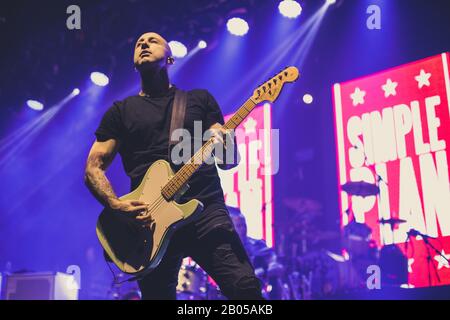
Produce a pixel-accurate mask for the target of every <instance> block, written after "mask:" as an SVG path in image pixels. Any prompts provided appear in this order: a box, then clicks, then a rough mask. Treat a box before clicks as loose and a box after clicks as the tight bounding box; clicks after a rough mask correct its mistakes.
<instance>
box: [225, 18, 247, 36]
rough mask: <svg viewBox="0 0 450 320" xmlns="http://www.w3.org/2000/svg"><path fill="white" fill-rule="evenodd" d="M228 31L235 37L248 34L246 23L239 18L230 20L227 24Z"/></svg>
mask: <svg viewBox="0 0 450 320" xmlns="http://www.w3.org/2000/svg"><path fill="white" fill-rule="evenodd" d="M227 29H228V31H229V32H230V33H231V34H232V35H235V36H243V35H245V34H246V33H247V32H248V29H249V26H248V23H247V21H245V20H244V19H241V18H231V19H229V20H228V22H227Z"/></svg>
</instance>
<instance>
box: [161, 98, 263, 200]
mask: <svg viewBox="0 0 450 320" xmlns="http://www.w3.org/2000/svg"><path fill="white" fill-rule="evenodd" d="M255 106H256V104H255V103H254V102H253V101H252V100H251V99H248V100H247V101H245V103H244V104H243V105H242V106H241V107H240V108H239V110H238V111H237V112H236V113H235V114H234V115H233V116H232V117H231V118H230V119H229V120H228V121H227V122H226V123H225V124H224V125H223V126H222V128H224V129H225V130H234V129H236V128H237V127H238V126H239V125H240V124H241V123H242V121H244V119H245V118H246V117H247V116H248V115H249V114H250V112H252V110H253V109H254V108H255ZM213 150H214V144H213V140H212V138H211V139H209V140H208V141H206V142H205V144H203V146H202V147H201V148H200V149H199V150H198V151H197V152H196V153H195V154H194V156H193V157H192V158H191V159H189V161H188V162H187V163H186V164H185V165H184V166H183V167H181V169H180V170H178V172H177V173H176V174H175V175H174V176H173V177H172V178H171V179H170V180H169V181H168V182H167V184H166V185H165V186H164V187H163V189H162V190H161V193H162V195H163V196H164V197H165V198H166V199H172V198H173V197H174V196H175V195H176V194H177V193H178V192H179V191H180V190H181V189H182V188H183V186H184V185H185V184H186V183H187V181H188V180H189V179H190V177H191V176H192V175H193V174H194V173H195V172H196V171H197V170H198V169H199V168H200V167H201V166H202V165H203V164H204V163H205V161H206V160H207V159H208V158H209V157H210V156H211V154H212V151H213Z"/></svg>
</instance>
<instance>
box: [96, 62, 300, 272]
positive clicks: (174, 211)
mask: <svg viewBox="0 0 450 320" xmlns="http://www.w3.org/2000/svg"><path fill="white" fill-rule="evenodd" d="M298 76H299V73H298V69H297V68H296V67H287V68H285V69H284V70H282V71H281V72H279V73H278V74H276V75H275V76H273V77H272V78H271V79H269V80H268V81H266V82H265V83H264V84H262V85H260V86H259V87H258V88H257V89H256V90H255V91H254V93H253V96H252V97H251V98H250V99H248V100H247V101H246V102H245V103H244V104H243V105H242V106H241V107H240V108H239V110H238V111H237V112H236V113H235V115H233V116H232V117H231V118H230V119H229V120H228V121H227V122H226V123H225V124H224V125H223V126H222V129H225V130H234V129H235V128H236V127H237V126H238V125H239V124H240V123H242V121H243V120H244V119H245V118H246V117H247V116H248V115H249V114H250V112H251V111H252V110H253V108H254V107H255V106H256V105H257V104H259V103H262V102H263V101H270V102H274V101H275V99H276V98H277V97H278V95H279V94H280V91H281V89H282V87H283V85H284V84H285V83H287V82H293V81H295V80H296V79H297V78H298ZM213 140H214V139H213V138H210V139H209V140H208V141H207V142H205V143H204V144H203V146H202V148H201V149H200V150H198V151H197V152H196V153H195V154H194V156H193V157H192V158H191V159H190V160H189V161H188V162H186V163H185V165H184V166H183V167H182V168H181V169H180V170H179V171H178V172H177V173H176V174H174V172H173V171H172V168H171V167H170V165H169V163H168V162H166V161H164V160H159V161H156V162H155V163H154V164H153V165H152V166H151V167H150V168H149V169H148V170H147V173H146V174H145V176H144V179H143V180H142V182H141V184H140V185H139V187H137V189H136V190H134V191H133V192H131V193H129V194H127V195H125V196H123V197H121V199H124V200H140V201H144V202H146V203H149V204H150V207H149V212H150V215H151V218H152V219H153V221H152V223H151V224H150V225H149V226H143V225H142V224H141V223H140V222H139V221H138V220H136V219H135V217H130V216H127V215H126V214H124V213H120V212H115V211H113V210H108V209H105V210H103V211H102V213H101V214H100V217H99V218H98V221H97V236H98V238H99V240H100V243H101V245H102V246H103V249H104V250H105V251H106V253H107V254H108V256H109V257H110V258H111V260H112V261H113V262H114V263H115V264H116V265H117V267H118V268H119V269H120V270H122V271H123V272H125V273H128V274H132V275H135V276H141V275H143V274H146V273H148V272H150V271H152V270H153V269H155V268H156V267H157V266H158V264H159V263H160V262H161V259H162V258H163V256H164V253H165V252H166V249H167V246H168V244H169V241H170V239H171V238H172V236H173V234H174V232H175V230H176V229H178V228H179V227H181V226H183V225H184V224H186V223H188V222H190V221H191V220H192V219H193V218H194V216H196V214H197V213H199V212H201V211H202V209H203V204H202V203H201V202H200V201H198V200H191V201H189V202H187V203H185V204H179V203H176V202H175V201H174V200H173V199H174V198H176V196H177V195H178V194H180V191H181V190H182V189H183V187H184V186H186V184H187V182H188V180H189V178H190V177H191V176H192V175H193V174H194V173H195V172H196V170H197V169H198V168H199V167H200V166H201V165H202V164H203V163H204V162H205V160H206V159H207V158H208V157H210V156H211V155H212V151H213V148H214V142H213ZM163 195H164V196H163Z"/></svg>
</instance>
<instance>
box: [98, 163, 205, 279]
mask: <svg viewBox="0 0 450 320" xmlns="http://www.w3.org/2000/svg"><path fill="white" fill-rule="evenodd" d="M173 175H174V172H173V171H172V168H171V167H170V165H169V163H168V162H166V161H164V160H158V161H156V162H155V163H153V165H152V166H151V167H150V168H149V169H148V170H147V173H146V174H145V176H144V179H143V180H142V182H141V184H140V185H139V187H137V188H136V189H135V190H134V191H133V192H131V193H129V194H126V195H124V196H122V197H121V198H120V199H124V200H140V201H144V202H146V203H149V204H150V211H151V216H152V219H153V223H152V224H151V225H150V226H145V227H144V226H143V225H142V224H141V223H140V222H139V221H137V220H136V219H135V218H134V217H127V216H126V214H124V213H119V212H114V211H112V210H108V209H104V210H103V211H102V213H101V214H100V216H99V218H98V221H97V228H96V231H97V237H98V239H99V240H100V243H101V245H102V247H103V249H104V250H105V251H106V253H107V254H108V256H109V257H110V258H111V260H112V261H113V262H114V263H115V264H116V265H117V267H118V268H119V269H120V270H121V271H123V272H125V273H127V274H132V275H135V276H141V275H143V274H145V273H147V272H150V271H151V270H153V269H154V268H156V267H157V266H158V264H159V263H160V261H161V259H162V257H163V256H164V253H165V251H166V249H167V246H168V244H169V242H170V239H171V238H172V236H173V234H174V232H175V230H176V229H178V228H179V227H181V226H183V225H184V224H186V223H188V222H189V221H191V220H192V219H193V218H194V216H196V214H198V213H200V212H201V211H202V209H203V205H202V203H201V202H200V201H198V200H195V199H194V200H191V201H188V202H187V203H185V204H179V203H177V202H175V201H166V199H164V197H162V195H161V189H162V188H163V187H164V186H165V185H166V184H167V182H168V181H169V180H170V179H171V178H172V176H173Z"/></svg>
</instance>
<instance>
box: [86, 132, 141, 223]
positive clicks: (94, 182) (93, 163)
mask: <svg viewBox="0 0 450 320" xmlns="http://www.w3.org/2000/svg"><path fill="white" fill-rule="evenodd" d="M118 147H119V142H118V141H117V140H114V139H109V140H107V141H104V142H100V141H95V142H94V144H93V145H92V148H91V151H90V152H89V156H88V159H87V163H86V170H85V174H84V181H85V184H86V186H87V187H88V189H89V190H90V191H91V193H92V194H93V195H94V197H95V198H96V199H97V200H98V201H99V202H100V203H101V204H103V205H104V206H105V207H109V208H111V209H114V210H119V211H122V212H129V213H133V214H139V213H143V212H145V211H146V209H147V206H148V204H146V203H144V202H142V201H137V200H120V199H119V198H118V197H117V195H116V193H115V192H114V190H113V188H112V186H111V183H110V182H109V180H108V178H107V177H106V174H105V172H106V169H107V168H108V167H109V165H110V164H111V162H112V161H113V159H114V157H115V155H116V154H117V150H118Z"/></svg>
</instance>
